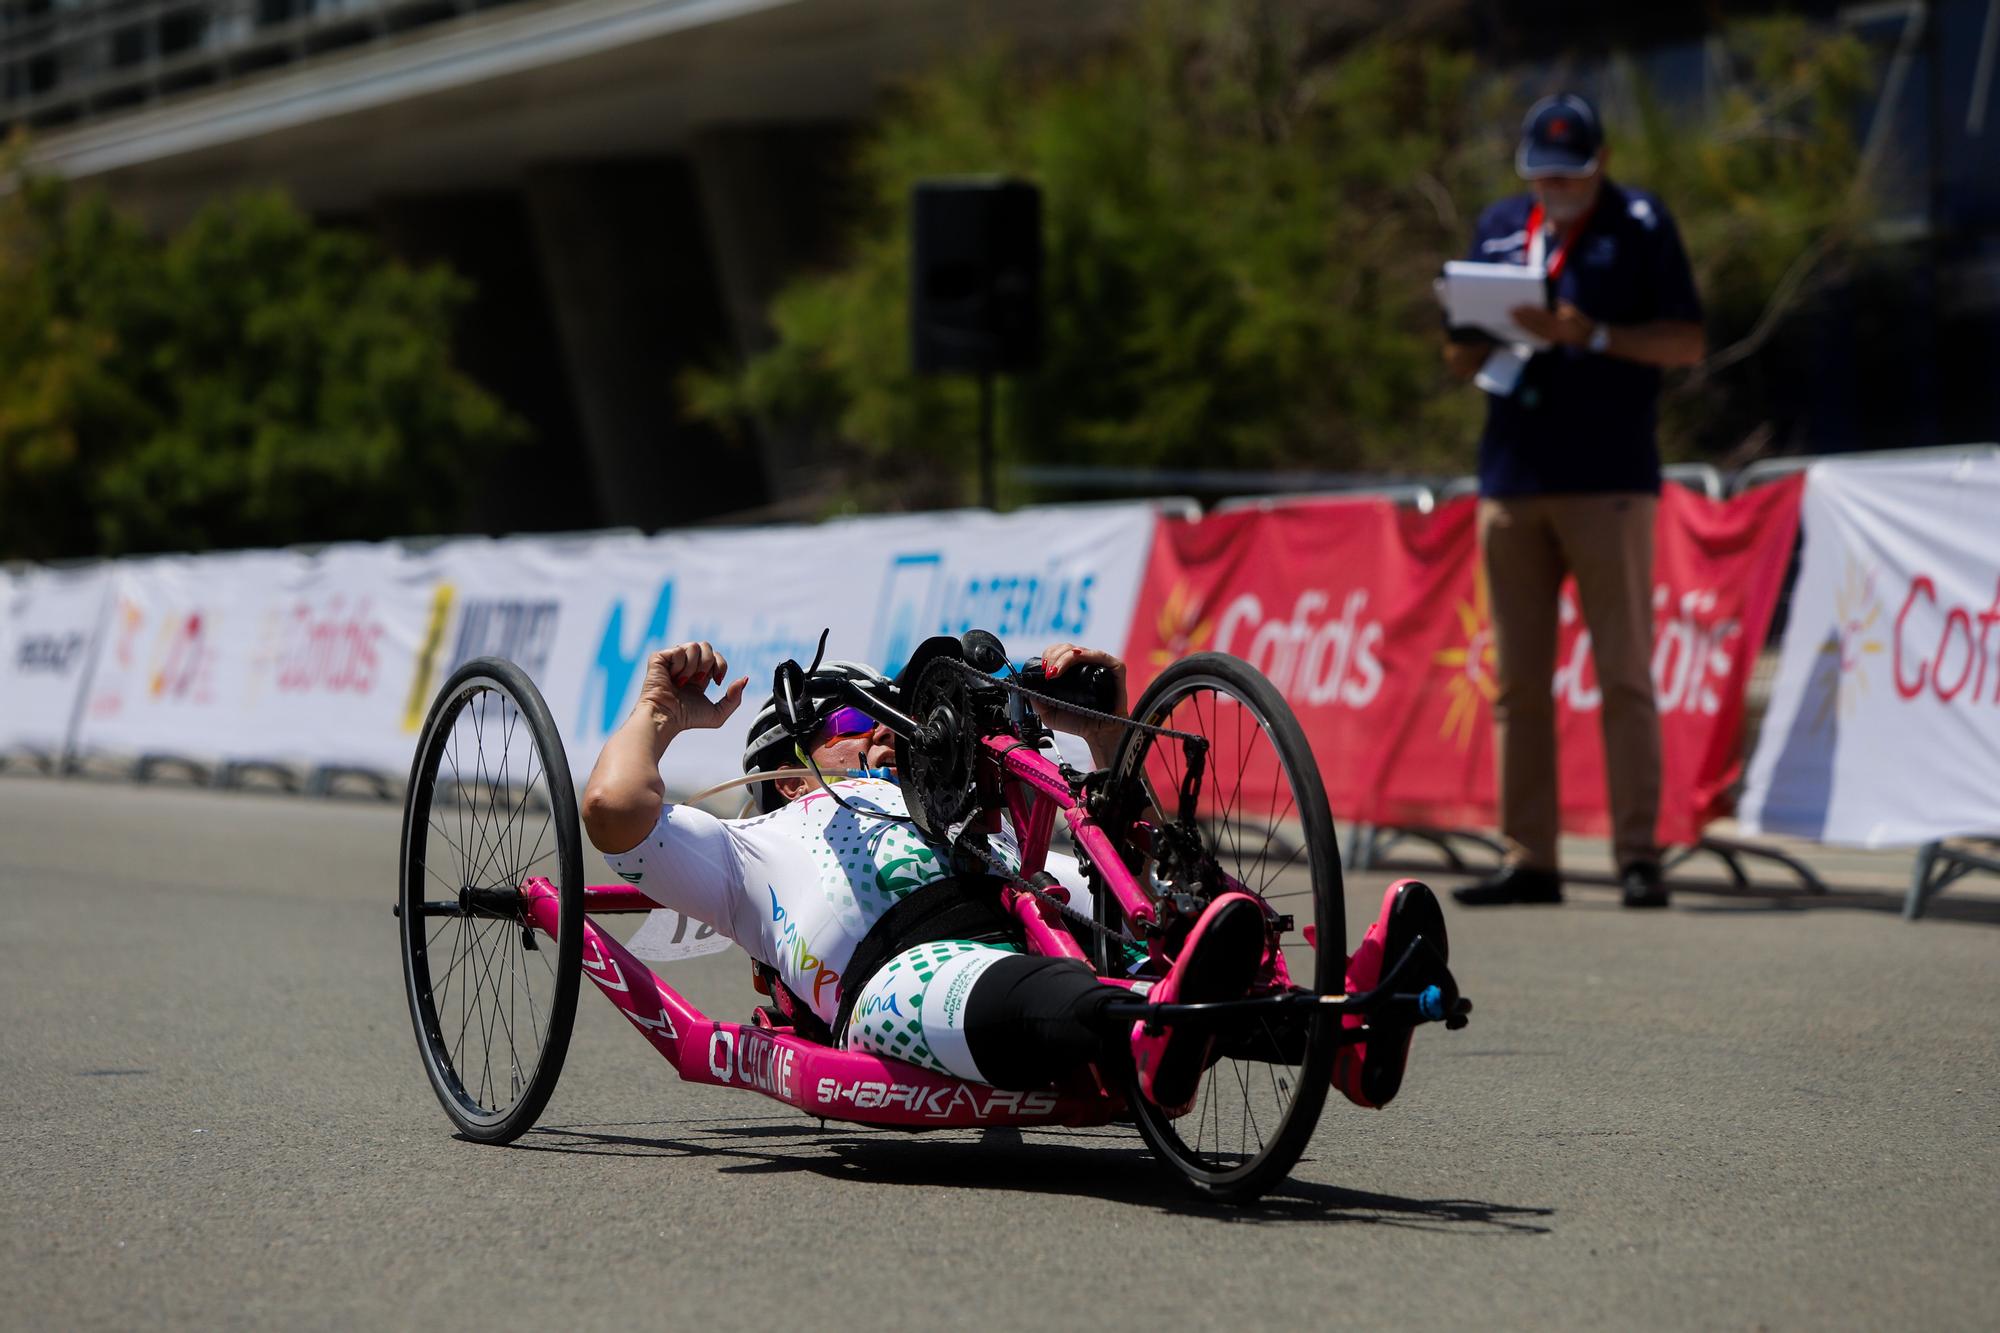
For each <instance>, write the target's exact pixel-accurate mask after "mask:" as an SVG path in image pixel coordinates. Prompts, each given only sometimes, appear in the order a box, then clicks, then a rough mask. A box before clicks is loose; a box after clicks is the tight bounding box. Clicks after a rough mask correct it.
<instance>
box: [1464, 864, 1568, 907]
mask: <svg viewBox="0 0 2000 1333" xmlns="http://www.w3.org/2000/svg"><path fill="white" fill-rule="evenodd" d="M1451 896H1452V897H1454V898H1456V899H1458V901H1460V902H1462V903H1464V904H1465V905H1466V906H1467V907H1498V906H1502V905H1504V904H1508V903H1559V902H1561V901H1562V900H1563V889H1562V879H1561V878H1560V877H1559V876H1557V874H1556V872H1555V871H1553V870H1536V869H1535V868H1534V867H1532V866H1502V867H1500V869H1499V871H1498V872H1497V873H1495V874H1491V875H1488V876H1487V877H1486V878H1485V879H1482V880H1480V881H1479V882H1478V883H1477V884H1466V885H1462V886H1461V887H1459V888H1456V889H1453V890H1452V891H1451Z"/></svg>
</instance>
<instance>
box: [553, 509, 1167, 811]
mask: <svg viewBox="0 0 2000 1333" xmlns="http://www.w3.org/2000/svg"><path fill="white" fill-rule="evenodd" d="M1154 514H1155V511H1154V509H1153V507H1152V506H1151V505H1146V504H1121V505H1079V506H1062V507H1052V508H1048V509H1039V510H1024V511H1021V512H1018V513H1013V514H1004V515H999V514H988V513H984V512H958V513H948V514H912V515H896V516H886V517H872V518H860V519H849V520H841V521H836V522H830V523H823V524H818V525H814V526H810V527H787V528H768V529H741V530H736V531H725V532H709V533H696V534H670V535H666V536H661V537H656V538H651V539H648V540H647V541H646V542H645V543H644V544H643V548H642V549H639V550H635V551H627V552H620V553H619V555H618V557H617V558H616V559H604V560H603V561H602V562H601V563H602V572H601V573H600V574H599V575H598V576H597V577H596V578H595V579H594V580H593V584H592V586H593V589H594V590H596V591H598V593H599V596H598V598H597V603H596V606H595V607H594V608H592V607H590V606H589V599H588V598H584V597H581V596H579V597H578V598H577V599H575V601H574V602H573V603H572V604H571V605H572V606H574V608H575V610H576V612H577V613H578V614H580V615H584V616H585V617H586V618H585V619H584V620H583V623H581V624H578V625H574V626H571V625H566V626H565V631H564V636H563V643H562V647H561V650H560V652H559V653H558V657H557V659H556V660H554V661H552V662H551V663H550V666H549V671H548V675H547V678H546V679H545V680H544V681H543V682H542V686H543V691H544V693H546V694H547V696H548V699H549V706H550V708H551V709H552V710H553V711H554V713H555V717H556V721H557V724H558V725H559V726H560V727H561V728H562V729H563V732H564V737H565V740H566V741H567V743H568V744H569V747H570V757H571V760H572V763H573V765H574V767H575V769H576V771H577V772H578V773H579V774H582V773H586V772H588V771H589V767H590V765H591V763H592V762H594V760H595V759H596V755H597V752H598V750H599V749H600V748H601V747H602V746H603V743H604V739H605V737H606V736H607V735H608V734H609V733H610V731H611V730H612V729H613V728H615V727H616V726H617V725H618V723H619V722H620V721H621V720H622V719H623V718H624V717H625V715H626V713H627V712H628V711H629V710H630V709H631V706H632V704H633V702H634V700H636V698H637V697H638V687H639V681H640V677H641V675H642V673H643V670H644V666H645V660H646V657H647V655H648V654H649V653H651V652H653V651H655V650H657V649H659V648H663V647H666V646H668V645H670V644H674V643H679V642H683V641H686V640H694V639H706V640H708V641H710V642H712V643H714V644H715V645H716V646H717V647H718V648H720V649H721V651H722V652H723V654H724V655H725V656H726V657H727V658H728V659H729V671H730V675H731V677H732V678H733V677H735V676H738V675H747V676H748V677H749V678H750V684H749V687H748V689H747V690H746V691H745V695H744V706H743V709H742V710H741V711H740V712H739V713H738V715H737V716H736V717H735V718H732V719H731V721H730V722H729V724H728V725H726V726H724V727H722V728H720V729H719V730H715V731H704V732H692V733H688V734H686V735H683V736H681V737H680V738H679V739H677V740H676V741H675V742H674V743H673V746H672V748H670V749H669V750H668V752H667V755H666V759H665V761H664V763H663V764H662V773H663V774H664V776H665V778H666V782H667V786H668V788H669V790H671V791H676V792H691V791H694V790H697V789H699V788H703V787H706V786H709V785H711V784H713V783H716V782H720V781H723V780H725V779H727V778H730V777H733V776H735V775H736V774H738V773H740V772H741V771H742V768H741V760H742V752H743V744H744V741H745V739H746V732H747V731H748V728H749V723H750V717H751V714H752V712H753V711H754V710H755V708H756V707H757V705H758V704H759V703H760V702H761V701H762V700H763V699H764V697H765V696H766V695H767V694H769V692H770V688H771V673H772V671H773V669H774V668H776V666H777V664H778V663H779V662H781V661H783V660H784V659H786V658H788V657H789V658H794V659H796V660H797V661H799V662H800V663H801V664H805V663H809V662H810V661H811V660H812V656H813V651H814V647H815V645H816V644H817V642H818V639H819V635H820V631H822V630H828V631H830V633H829V636H828V639H827V647H826V655H827V657H828V658H829V659H841V658H845V659H850V660H855V661H861V662H866V663H869V664H871V665H874V666H877V667H880V668H881V669H883V670H884V671H886V672H888V673H890V674H892V675H893V674H894V673H895V671H896V670H897V669H898V668H900V667H901V666H902V664H903V662H904V661H905V660H907V659H908V656H909V654H910V652H911V651H912V650H913V649H914V648H915V647H916V645H917V644H918V643H920V642H922V641H923V640H924V639H925V638H927V637H929V636H931V635H934V634H959V633H962V632H963V631H965V630H967V629H975V628H977V629H989V630H991V631H993V632H994V633H996V634H998V635H999V636H1000V638H1001V640H1002V642H1004V643H1005V644H1006V645H1007V648H1008V651H1009V652H1010V653H1011V654H1012V655H1013V656H1014V657H1015V658H1016V659H1019V658H1022V657H1025V656H1027V655H1029V654H1033V653H1039V652H1040V651H1041V650H1042V649H1043V648H1046V647H1048V646H1049V645H1050V644H1054V643H1061V642H1065V641H1070V642H1078V643H1087V644H1093V645H1097V646H1102V647H1105V648H1109V649H1111V650H1112V651H1114V652H1122V651H1123V649H1124V644H1125V639H1126V635H1127V634H1128V632H1129V630H1130V627H1131V619H1132V611H1133V607H1134V605H1135V604H1136V601H1137V598H1138V590H1139V582H1140V579H1141V577H1142V575H1143V573H1144V566H1145V561H1146V557H1147V554H1148V551H1149V549H1150V544H1151V541H1152V530H1153V521H1154ZM592 610H594V615H592V614H590V612H591V611H592ZM565 613H566V614H568V608H566V612H565ZM572 635H574V637H572Z"/></svg>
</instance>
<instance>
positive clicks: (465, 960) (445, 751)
mask: <svg viewBox="0 0 2000 1333" xmlns="http://www.w3.org/2000/svg"><path fill="white" fill-rule="evenodd" d="M537 877H539V878H542V879H546V880H547V881H548V882H549V883H550V884H552V885H553V886H554V887H555V890H556V894H557V898H558V909H557V916H558V921H557V930H558V936H557V938H556V939H554V940H551V939H549V938H548V937H547V936H546V935H540V934H537V932H536V931H534V930H533V929H532V928H531V927H530V925H529V924H528V917H527V913H526V911H525V907H524V900H523V898H522V896H521V886H522V884H523V883H524V882H525V881H526V880H529V879H531V878H537ZM397 915H398V917H399V918H400V921H401V926H402V939H403V979H404V983H405V990H406V991H407V993H408V996H409V1001H410V1021H411V1022H412V1023H413V1024H415V1026H416V1031H417V1048H418V1049H419V1051H421V1052H422V1054H423V1058H424V1072H425V1073H426V1074H427V1075H429V1077H430V1081H431V1087H432V1089H433V1090H434V1091H436V1093H437V1096H438V1100H439V1101H440V1102H442V1103H443V1104H444V1109H445V1113H446V1114H447V1115H449V1116H450V1117H451V1119H452V1122H453V1123H454V1124H456V1125H457V1126H458V1128H459V1130H460V1131H461V1132H463V1133H464V1134H465V1135H466V1136H467V1137H468V1138H473V1139H478V1140H480V1141H481V1142H485V1143H506V1142H509V1141H511V1140H513V1139H515V1138H518V1137H520V1135H521V1134H523V1133H525V1132H526V1131H527V1130H528V1128H529V1127H530V1126H532V1125H533V1124H534V1123H535V1118H536V1117H537V1116H539V1115H540V1114H541V1113H542V1108H543V1107H544V1106H545V1105H547V1104H548V1100H549V1094H550V1093H551V1092H553V1091H555V1086H556V1079H557V1077H558V1076H560V1075H561V1073H562V1064H563V1057H564V1055H565V1054H567V1053H568V1051H569V1034H570V1026H571V1024H572V1023H573V1022H574V1021H575V1018H576V991H577V979H578V977H579V976H580V975H581V972H582V960H583V941H582V935H583V848H582V844H581V841H580V834H579V831H578V825H577V815H576V792H575V789H574V787H573V786H572V785H571V783H570V776H569V761H568V759H567V758H566V757H565V755H564V753H563V746H562V739H561V737H560V736H559V735H558V734H557V732H556V726H555V722H554V721H553V720H552V719H551V718H550V717H549V710H548V705H547V704H545V703H543V702H542V696H541V692H540V691H538V690H537V689H536V688H535V686H534V682H532V681H530V680H529V679H528V676H527V673H526V672H524V671H522V670H521V668H519V667H517V666H515V665H514V664H513V663H512V662H507V661H503V660H501V659H499V658H496V657H482V658H478V659H476V660H474V661H471V662H468V663H466V664H465V665H464V666H463V667H460V668H459V669H458V670H457V671H456V672H454V673H453V674H452V677H451V679H450V680H448V681H446V682H445V685H444V688H443V689H442V690H440V691H438V696H437V701H436V702H435V703H433V704H432V705H431V711H430V717H429V718H428V719H427V720H426V721H425V723H424V730H423V735H422V737H421V738H420V739H419V740H418V742H417V756H416V761H415V763H414V765H413V766H412V768H411V770H410V790H409V795H408V796H407V798H405V802H404V806H403V864H402V889H401V896H400V898H399V900H398V911H397Z"/></svg>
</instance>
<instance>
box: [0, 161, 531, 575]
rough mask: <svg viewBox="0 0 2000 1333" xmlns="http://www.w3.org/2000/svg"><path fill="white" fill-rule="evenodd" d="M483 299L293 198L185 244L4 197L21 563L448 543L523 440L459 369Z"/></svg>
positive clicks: (190, 230)
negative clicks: (472, 497) (290, 545)
mask: <svg viewBox="0 0 2000 1333" xmlns="http://www.w3.org/2000/svg"><path fill="white" fill-rule="evenodd" d="M467 294H468V290H467V287H466V284H465V283H464V282H462V281H461V280H460V279H458V278H456V277H454V276H453V275H452V274H451V273H449V272H448V271H447V270H445V269H442V268H430V269H424V270H419V271H412V270H410V269H408V268H405V267H403V266H401V265H400V264H397V263H394V262H391V261H390V260H388V259H387V258H386V257H385V256H383V255H382V254H381V253H380V252H379V251H378V249H377V248H376V247H375V245H374V244H373V243H372V242H370V241H369V240H368V239H366V238H364V237H361V236H358V235H355V234H352V233H348V232H344V231H339V230H335V229H331V228H326V227H322V226H319V225H317V224H315V223H314V222H313V221H312V220H311V219H310V218H308V217H306V216H305V215H304V214H302V213H301V212H299V211H298V210H297V209H296V208H295V207H294V206H293V205H292V204H291V203H289V202H288V201H287V200H286V199H285V198H284V197H283V196H282V195H280V194H276V193H251V194H244V195H241V196H237V197H235V198H231V199H227V200H223V201H220V202H217V203H215V204H212V205H210V206H209V207H208V208H206V209H204V210H203V211H202V212H201V213H200V215H199V216H197V217H196V218H195V219H194V220H193V221H192V222H191V223H190V224H189V225H188V226H186V227H185V228H184V229H182V230H180V231H178V232H176V233H174V234H173V235H172V236H170V237H167V238H165V239H156V238H155V237H152V236H150V235H148V234H147V233H146V232H145V231H144V230H143V229H142V228H141V227H140V226H139V225H138V224H137V223H136V222H135V221H133V220H132V219H130V218H128V217H126V216H123V215H122V214H120V213H119V212H118V211H117V210H116V209H114V208H113V207H112V206H111V205H110V204H109V203H108V202H107V201H106V200H104V199H103V198H102V197H101V196H99V195H96V194H86V193H80V192H77V191H74V190H72V189H71V188H69V187H68V186H67V185H65V184H64V183H63V182H60V181H56V180H50V179H46V178H36V177H19V178H17V179H16V181H15V188H14V190H13V191H12V193H11V194H9V195H8V196H7V197H6V198H5V199H4V200H0V550H4V552H5V553H6V554H8V555H12V556H19V557H28V558H46V557H52V556H67V555H82V554H92V553H99V554H118V553H123V552H131V551H148V550H170V549H179V550H199V549H203V548H207V547H215V546H251V545H268V544H275V543H284V542H292V541H302V540H339V539H357V538H371V537H382V536H388V535H392V534H394V533H397V532H412V531H429V530H438V529H441V528H445V527H448V526H449V525H450V524H451V523H452V522H453V521H454V520H455V518H456V516H457V506H458V500H459V496H460V494H461V485H460V482H461V479H462V478H463V477H465V476H466V475H467V474H468V473H469V472H470V470H471V469H473V468H475V467H479V466H483V465H484V464H485V462H486V459H487V457H488V455H489V453H490V451H491V450H492V449H493V448H494V447H496V446H499V445H503V444H505V443H507V442H510V441H513V440H515V439H517V438H519V437H520V435H521V433H522V428H521V426H520V425H519V423H518V422H517V421H516V420H515V419H514V418H512V417H511V416H510V415H509V414H508V413H507V412H506V411H505V410H504V409H503V408H502V407H501V406H500V405H499V404H498V403H497V402H495V401H494V399H492V398H491V397H490V396H489V395H487V394H486V393H485V392H484V391H482V390H481V389H479V388H478V387H477V386H476V385H474V384H473V383H472V382H471V381H470V380H468V379H467V378H466V377H465V376H463V375H462V374H460V373H459V372H458V371H457V370H456V369H455V368H454V367H453V365H452V360H451V352H450V346H451V343H450V335H451V320H452V316H453V312H454V311H455V310H456V309H457V308H458V307H459V306H460V305H461V304H462V303H463V302H464V300H465V299H466V296H467Z"/></svg>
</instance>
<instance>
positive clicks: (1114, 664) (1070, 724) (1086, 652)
mask: <svg viewBox="0 0 2000 1333" xmlns="http://www.w3.org/2000/svg"><path fill="white" fill-rule="evenodd" d="M1085 663H1088V664H1090V665H1093V666H1101V667H1109V668H1110V670H1111V678H1112V680H1113V681H1115V682H1116V683H1117V692H1116V694H1115V696H1114V697H1113V699H1112V702H1111V707H1110V708H1109V709H1107V710H1105V711H1107V712H1111V713H1116V714H1117V715H1118V716H1120V717H1123V716H1125V708H1126V699H1125V663H1124V662H1123V661H1122V660H1121V659H1119V658H1118V657H1116V656H1114V655H1113V654H1111V653H1107V652H1105V651H1104V650H1103V649H1102V648H1084V647H1080V646H1079V645H1077V644H1074V643H1059V644H1057V645H1055V646H1054V647H1053V648H1050V649H1048V650H1047V651H1046V652H1044V653H1043V654H1042V668H1043V670H1045V671H1047V672H1048V677H1049V679H1050V680H1054V679H1055V678H1056V677H1058V676H1060V675H1061V674H1062V673H1063V672H1064V671H1067V670H1068V669H1069V668H1070V667H1072V666H1076V665H1082V664H1085ZM1035 711H1036V712H1037V713H1039V714H1040V715H1041V719H1042V722H1043V724H1044V725H1045V726H1047V727H1049V728H1050V729H1051V730H1054V731H1062V732H1067V733H1069V734H1070V735H1072V736H1081V737H1082V738H1083V743H1084V744H1085V745H1088V746H1089V747H1090V762H1091V764H1092V765H1093V766H1094V767H1097V768H1109V767H1110V766H1111V757H1112V756H1113V755H1114V754H1116V753H1117V752H1118V740H1119V737H1121V736H1123V735H1124V734H1125V729H1124V728H1123V727H1121V726H1119V725H1118V724H1117V723H1116V722H1099V721H1097V720H1096V719H1095V718H1088V717H1084V716H1082V715H1080V714H1077V713H1072V712H1071V711H1070V710H1069V709H1067V708H1058V707H1056V706H1055V705H1053V704H1036V705H1035Z"/></svg>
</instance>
